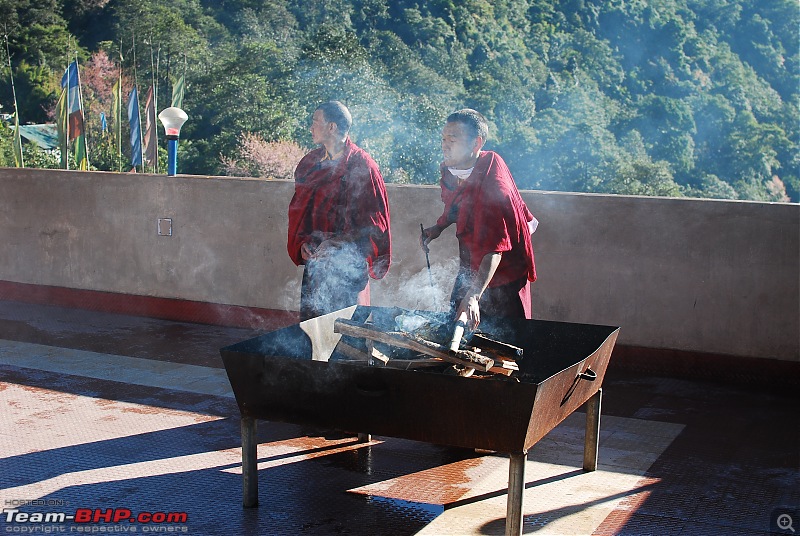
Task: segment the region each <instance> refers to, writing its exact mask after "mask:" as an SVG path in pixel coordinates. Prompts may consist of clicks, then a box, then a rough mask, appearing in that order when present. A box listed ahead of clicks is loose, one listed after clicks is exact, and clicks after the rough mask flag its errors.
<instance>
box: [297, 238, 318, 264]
mask: <svg viewBox="0 0 800 536" xmlns="http://www.w3.org/2000/svg"><path fill="white" fill-rule="evenodd" d="M300 256H301V257H303V260H304V261H307V260H309V259H313V258H314V256H315V253H314V249H313V248H312V247H311V246H309V245H308V242H303V245H302V246H300Z"/></svg>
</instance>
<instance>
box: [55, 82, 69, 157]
mask: <svg viewBox="0 0 800 536" xmlns="http://www.w3.org/2000/svg"><path fill="white" fill-rule="evenodd" d="M56 127H57V128H58V150H59V152H60V153H61V167H62V168H63V169H67V168H68V167H69V158H68V157H69V137H68V136H67V131H68V130H69V113H68V111H67V90H66V89H62V90H61V95H59V97H58V102H57V103H56Z"/></svg>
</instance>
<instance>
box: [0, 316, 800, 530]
mask: <svg viewBox="0 0 800 536" xmlns="http://www.w3.org/2000/svg"><path fill="white" fill-rule="evenodd" d="M256 334H257V333H256V332H254V331H250V330H245V329H235V328H221V327H214V326H205V325H198V324H186V323H178V322H168V321H161V320H154V319H145V318H137V317H129V316H122V315H112V314H103V313H94V312H87V311H81V310H76V309H63V308H57V307H49V306H38V305H29V304H23V303H17V302H10V301H5V302H3V301H0V504H2V505H3V508H4V509H5V510H6V512H5V513H3V514H1V515H0V531H1V532H2V533H3V534H31V533H34V534H35V533H39V534H44V533H61V532H79V531H80V532H84V531H85V532H94V533H106V532H114V533H117V534H119V533H124V532H137V533H142V532H152V531H155V530H158V531H164V530H165V529H172V530H170V532H178V533H188V534H195V535H237V534H247V535H249V534H253V535H255V534H266V535H272V534H276V535H277V534H287V535H298V534H312V535H316V534H320V535H328V534H350V535H370V536H372V535H394V534H396V535H411V534H447V535H460V534H502V533H503V531H504V516H505V504H506V485H507V478H508V473H507V471H508V460H507V458H505V457H503V456H475V455H474V454H472V453H468V452H465V451H463V450H458V449H452V448H448V447H443V446H436V445H429V444H424V443H416V442H412V441H405V440H399V439H393V438H385V437H375V438H373V441H372V442H371V443H369V444H361V443H357V442H355V441H354V440H352V439H331V440H328V439H325V438H324V437H307V436H306V435H305V433H304V430H302V429H301V428H300V427H298V426H294V425H289V424H279V423H264V422H262V423H260V425H259V450H258V459H259V469H260V471H259V483H260V503H261V506H260V507H259V508H257V509H243V508H242V507H241V494H242V486H241V455H240V450H239V446H240V438H239V419H238V409H237V407H236V404H235V401H234V400H233V398H232V394H231V392H230V389H229V386H228V384H227V378H226V376H225V373H224V370H223V369H222V362H221V359H220V357H219V352H218V350H219V348H220V347H222V346H225V345H227V344H230V343H233V342H237V341H240V340H244V339H247V338H250V337H252V336H254V335H256ZM613 364H614V360H613V357H612V361H611V367H610V369H609V372H608V374H607V376H606V380H605V382H604V385H603V387H604V392H605V395H604V399H603V418H602V423H601V427H602V432H601V444H600V461H599V470H598V471H596V472H594V473H583V472H582V471H581V470H580V467H581V463H582V445H583V418H582V417H583V416H582V415H581V414H579V413H576V414H574V415H573V416H571V417H570V418H569V419H567V421H565V422H564V423H563V424H562V425H560V426H559V427H558V428H556V429H555V430H553V431H552V432H551V433H550V434H549V435H548V436H547V437H546V438H545V439H544V440H542V441H541V442H539V443H538V444H537V445H536V446H535V447H534V449H533V451H532V452H531V453H530V455H529V457H528V465H527V468H526V482H527V484H526V492H525V506H524V512H525V517H524V532H525V533H526V534H527V533H530V534H533V533H536V534H632V535H645V534H654V535H678V534H680V535H702V534H713V535H717V534H725V535H745V534H748V535H749V534H754V535H758V534H769V533H770V531H772V533H774V534H792V533H793V532H794V533H796V531H798V530H800V517H798V515H797V514H798V507H800V433H799V432H798V422H800V419H798V417H797V415H798V410H799V409H800V399H799V398H798V394H797V393H796V392H790V391H789V390H788V389H782V390H770V389H767V388H763V387H761V388H757V389H754V388H752V387H743V386H730V385H728V386H725V385H716V384H712V383H703V382H693V381H687V380H676V379H666V378H658V377H650V376H642V375H637V374H633V373H630V372H624V371H620V370H617V369H615V368H614V366H613ZM25 501H35V502H34V503H33V504H28V505H23V504H22V503H23V502H25ZM13 508H17V509H18V510H19V512H23V513H27V514H31V515H30V516H29V517H28V518H27V519H25V520H24V521H23V520H22V519H21V518H24V517H25V516H19V515H18V514H9V513H7V511H8V509H13ZM84 508H85V509H90V510H92V511H94V510H96V509H100V510H103V511H107V510H108V509H116V510H115V511H116V513H117V514H119V515H125V513H126V510H130V511H131V512H132V513H133V514H134V515H135V514H137V513H140V512H166V513H171V512H178V513H183V512H185V513H186V514H187V518H186V520H185V521H181V522H179V523H172V524H154V523H149V524H143V523H130V522H128V521H127V520H120V521H118V522H113V521H111V522H101V523H97V524H86V523H76V522H74V521H66V522H59V521H57V520H54V519H52V518H51V519H50V520H47V519H46V518H45V517H44V516H42V517H41V519H40V518H39V517H36V516H35V515H34V514H37V513H41V514H48V513H50V514H54V513H58V512H65V513H66V514H67V515H70V514H75V513H76V511H78V510H79V509H84ZM782 513H788V514H790V515H791V520H792V526H791V527H789V526H787V525H786V521H787V520H789V519H790V518H787V517H784V518H782V520H783V522H784V523H783V525H782V526H783V530H782V529H781V527H780V526H778V524H777V519H778V516H779V515H780V514H782ZM134 529H136V530H135V531H134Z"/></svg>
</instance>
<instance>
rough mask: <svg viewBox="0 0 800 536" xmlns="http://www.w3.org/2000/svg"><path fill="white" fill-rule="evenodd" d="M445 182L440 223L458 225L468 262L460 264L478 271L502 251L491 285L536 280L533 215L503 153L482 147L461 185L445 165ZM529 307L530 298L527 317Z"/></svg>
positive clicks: (443, 168) (462, 252) (442, 179)
mask: <svg viewBox="0 0 800 536" xmlns="http://www.w3.org/2000/svg"><path fill="white" fill-rule="evenodd" d="M441 187H442V201H443V202H444V205H445V207H444V212H443V213H442V215H441V216H440V217H439V220H438V221H437V224H438V225H439V226H441V227H446V226H448V225H450V224H451V223H455V224H456V236H457V237H458V241H459V249H460V250H461V257H462V265H463V264H467V266H462V269H464V268H466V269H468V270H469V271H470V272H472V273H473V274H475V273H477V272H478V269H479V267H480V264H481V260H483V257H484V256H486V255H487V254H489V253H494V252H499V253H502V254H503V255H502V258H501V260H500V265H499V266H498V267H497V271H496V272H495V274H494V276H493V277H492V280H491V281H490V282H489V289H492V288H497V287H500V286H503V285H507V284H509V283H513V282H516V281H521V280H524V279H527V281H535V280H536V264H535V262H534V258H533V246H532V244H531V234H530V229H529V227H528V222H530V221H531V220H532V219H533V215H532V214H531V212H530V211H529V210H528V207H527V206H526V205H525V202H524V201H523V200H522V196H521V195H520V193H519V190H517V186H516V184H515V183H514V179H513V177H512V176H511V172H510V171H509V169H508V167H507V166H506V163H505V162H504V161H503V159H502V158H501V157H500V155H498V154H497V153H495V152H492V151H482V152H481V154H480V156H479V157H478V161H477V162H476V163H475V167H474V169H473V170H472V174H471V175H470V176H469V178H468V179H467V180H465V181H462V182H461V184H460V185H459V184H458V179H456V177H454V176H453V175H452V174H451V173H450V171H448V169H447V168H446V167H444V166H442V178H441ZM526 287H527V285H526ZM527 292H528V293H529V289H528V291H527ZM528 295H529V294H528ZM523 299H524V297H523ZM529 299H530V298H528V300H529ZM529 311H530V305H529V303H528V304H527V305H526V312H527V313H528V315H527V316H528V317H530V316H529Z"/></svg>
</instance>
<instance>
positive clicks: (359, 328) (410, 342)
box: [333, 318, 494, 372]
mask: <svg viewBox="0 0 800 536" xmlns="http://www.w3.org/2000/svg"><path fill="white" fill-rule="evenodd" d="M333 330H334V332H336V333H341V334H343V335H349V336H351V337H357V338H363V339H371V340H374V341H379V342H383V343H386V344H389V345H392V346H397V347H398V348H406V349H408V350H413V351H415V352H419V353H421V354H425V355H429V356H432V357H438V358H439V359H441V360H443V361H447V362H448V363H454V364H456V365H462V366H465V367H470V368H474V369H476V370H480V371H482V372H486V371H487V370H489V369H490V368H491V367H492V366H493V365H494V360H492V359H489V358H488V357H483V356H480V355H477V354H475V353H474V352H469V351H466V350H459V351H458V352H456V354H455V355H451V354H450V353H449V352H448V348H447V347H446V346H443V345H441V344H437V343H435V342H431V341H426V340H424V339H418V338H408V337H406V336H404V335H402V334H400V333H394V332H388V333H387V332H385V331H380V330H379V329H377V328H375V327H374V326H370V325H368V324H361V323H359V322H353V321H352V320H347V319H344V318H339V319H337V320H336V321H335V322H334V324H333Z"/></svg>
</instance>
